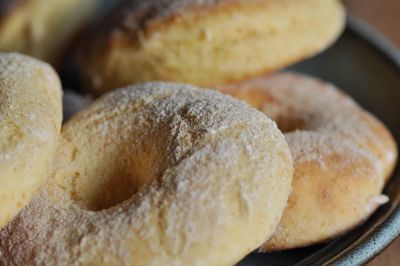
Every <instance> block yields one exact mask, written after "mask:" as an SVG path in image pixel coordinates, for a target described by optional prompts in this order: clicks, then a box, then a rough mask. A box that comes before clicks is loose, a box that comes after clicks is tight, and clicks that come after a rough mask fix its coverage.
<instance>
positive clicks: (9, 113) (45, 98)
mask: <svg viewBox="0 0 400 266" xmlns="http://www.w3.org/2000/svg"><path fill="white" fill-rule="evenodd" d="M61 120H62V113H61V85H60V81H59V79H58V76H57V74H56V73H55V72H54V70H53V69H52V68H51V67H50V66H49V65H47V64H45V63H42V62H39V61H38V60H36V59H32V58H30V57H27V56H23V55H18V54H4V53H0V228H2V227H3V226H5V225H6V223H8V222H9V221H10V220H11V219H12V218H13V217H14V216H15V215H16V214H17V213H18V212H19V211H20V210H21V208H23V207H24V206H25V205H26V204H28V202H29V201H30V200H31V199H32V197H33V194H34V193H35V192H37V191H38V189H39V186H40V184H41V183H42V182H43V179H44V178H46V177H47V174H49V173H50V163H51V162H52V159H53V157H54V154H55V150H56V147H57V141H58V137H59V135H60V130H61Z"/></svg>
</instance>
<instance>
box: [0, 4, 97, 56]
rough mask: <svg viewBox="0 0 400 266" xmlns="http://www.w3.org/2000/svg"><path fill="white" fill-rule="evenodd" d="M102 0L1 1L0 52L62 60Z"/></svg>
mask: <svg viewBox="0 0 400 266" xmlns="http://www.w3.org/2000/svg"><path fill="white" fill-rule="evenodd" d="M98 2H99V0H85V1H82V0H56V1H55V0H2V1H1V3H0V51H4V52H21V53H25V54H28V55H31V56H34V57H37V58H40V59H42V60H45V61H48V62H50V63H59V62H58V61H59V60H60V59H61V58H60V57H61V56H62V53H63V52H65V50H66V49H67V48H68V46H69V45H70V43H71V40H72V39H73V38H74V37H75V35H76V33H77V32H78V31H79V29H80V28H81V27H82V26H83V25H84V24H85V23H86V22H87V21H88V20H89V19H90V18H91V17H92V16H93V15H94V13H95V11H96V7H97V5H98Z"/></svg>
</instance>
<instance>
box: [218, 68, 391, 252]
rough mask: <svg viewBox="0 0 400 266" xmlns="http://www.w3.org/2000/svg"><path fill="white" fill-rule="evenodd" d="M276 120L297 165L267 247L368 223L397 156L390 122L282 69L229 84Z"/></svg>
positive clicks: (298, 244)
mask: <svg viewBox="0 0 400 266" xmlns="http://www.w3.org/2000/svg"><path fill="white" fill-rule="evenodd" d="M220 89H221V90H222V91H223V92H225V93H228V94H231V95H233V96H235V97H237V98H239V99H242V100H245V101H246V102H248V103H249V104H250V105H252V106H253V107H256V108H258V109H259V110H261V111H263V112H264V113H265V114H267V115H268V116H269V117H270V118H272V119H274V120H275V121H276V122H277V124H278V127H279V128H280V129H281V130H282V131H283V132H285V137H286V141H287V142H288V144H289V147H290V149H291V152H292V156H293V161H294V165H295V172H294V177H293V192H292V194H291V196H290V198H289V202H288V207H287V208H286V210H285V212H284V215H283V217H282V220H281V222H280V225H279V226H278V229H277V231H276V232H275V233H274V235H273V236H272V237H271V239H270V240H269V241H268V242H267V243H265V244H264V245H263V246H262V248H261V249H262V250H266V251H271V250H279V249H288V248H295V247H302V246H307V245H310V244H314V243H318V242H321V241H325V240H328V239H331V238H333V237H335V236H337V235H339V234H342V233H344V232H346V231H348V230H349V229H351V228H353V227H354V226H356V225H358V224H360V223H361V222H362V221H364V220H365V219H366V218H367V217H368V216H369V215H370V214H371V213H373V212H374V210H375V209H376V208H377V207H379V206H380V205H381V204H383V203H385V202H386V201H387V199H388V198H387V197H386V196H384V195H382V194H381V193H382V189H383V186H384V184H385V181H386V180H387V179H388V177H389V175H390V174H391V172H392V170H393V167H394V164H395V161H396V157H397V148H396V144H395V142H394V140H393V138H392V136H391V134H390V133H389V131H388V130H387V129H386V128H385V126H384V125H383V124H382V123H380V122H379V121H378V120H377V119H376V118H375V117H373V116H372V115H371V114H369V113H367V112H366V111H364V110H362V108H361V107H360V106H358V105H357V104H356V103H355V102H354V101H353V100H352V99H351V98H350V97H349V96H347V95H345V94H344V93H342V92H340V91H339V90H338V89H336V88H335V87H334V86H332V85H330V84H326V83H323V82H321V81H318V80H315V79H313V78H310V77H306V76H302V75H297V74H289V73H280V74H273V75H271V76H267V77H261V78H258V79H254V80H248V81H244V82H241V83H236V84H229V85H224V86H221V88H220Z"/></svg>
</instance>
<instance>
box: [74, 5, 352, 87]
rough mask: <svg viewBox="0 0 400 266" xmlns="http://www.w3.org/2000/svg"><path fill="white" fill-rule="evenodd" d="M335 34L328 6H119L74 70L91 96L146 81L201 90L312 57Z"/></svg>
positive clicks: (335, 19) (338, 20)
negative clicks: (176, 82) (201, 87)
mask: <svg viewBox="0 0 400 266" xmlns="http://www.w3.org/2000/svg"><path fill="white" fill-rule="evenodd" d="M313 8H315V9H316V10H315V12H312V10H313ZM109 18H110V19H109ZM343 27H344V11H343V8H342V6H341V5H340V3H339V2H338V1H335V0H328V1H324V2H321V1H315V0H300V1H293V0H284V1H279V2H277V1H272V0H267V1H261V0H247V1H243V0H222V1H212V0H209V1H207V0H204V1H194V0H190V1H185V0H175V1H159V0H158V1H157V0H152V1H124V2H122V4H121V5H120V6H119V8H117V9H116V10H115V11H114V12H113V13H112V14H111V15H109V16H107V20H105V21H104V22H103V24H101V26H99V27H97V28H96V32H94V34H93V36H91V38H90V39H89V40H88V41H87V43H86V45H84V47H83V48H82V50H81V53H80V55H79V56H78V65H79V67H80V72H81V74H82V78H83V80H84V82H85V85H86V87H87V88H88V89H89V90H92V92H94V93H96V94H101V93H104V92H105V91H108V90H111V89H113V88H115V87H119V86H123V85H127V84H130V83H136V82H142V81H152V80H171V81H180V82H187V83H192V84H196V85H199V86H206V87H207V86H213V85H216V84H221V83H226V82H231V81H235V80H242V79H244V78H245V77H252V76H255V75H257V74H260V73H265V72H270V71H274V70H276V69H279V68H281V67H285V66H287V65H289V64H291V63H293V62H297V61H298V60H301V59H304V58H307V57H309V56H312V55H314V54H316V53H318V52H320V51H321V50H323V49H325V48H326V47H327V46H329V45H330V44H331V43H332V42H333V41H334V40H335V39H336V38H337V36H338V35H339V34H340V32H341V31H342V29H343ZM291 44H296V45H291ZM285 47H286V48H285ZM285 50H286V51H285ZM283 51H285V52H283ZM254 54H259V55H260V57H255V56H254Z"/></svg>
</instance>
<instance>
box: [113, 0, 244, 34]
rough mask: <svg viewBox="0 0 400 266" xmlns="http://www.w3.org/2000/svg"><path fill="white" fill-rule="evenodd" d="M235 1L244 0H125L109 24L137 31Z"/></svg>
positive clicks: (114, 12)
mask: <svg viewBox="0 0 400 266" xmlns="http://www.w3.org/2000/svg"><path fill="white" fill-rule="evenodd" d="M235 2H243V0H125V1H122V2H121V4H120V5H118V6H117V8H116V9H115V10H113V12H112V23H109V21H108V23H109V24H108V25H109V26H111V27H113V28H114V27H116V26H117V27H119V28H121V29H125V30H129V31H136V30H138V29H140V28H146V26H149V25H150V24H151V23H152V22H155V21H157V20H161V19H166V18H169V17H171V16H174V15H178V14H180V13H182V12H184V11H188V10H191V9H196V8H204V7H215V6H217V5H220V4H222V3H235ZM109 29H110V28H109Z"/></svg>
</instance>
